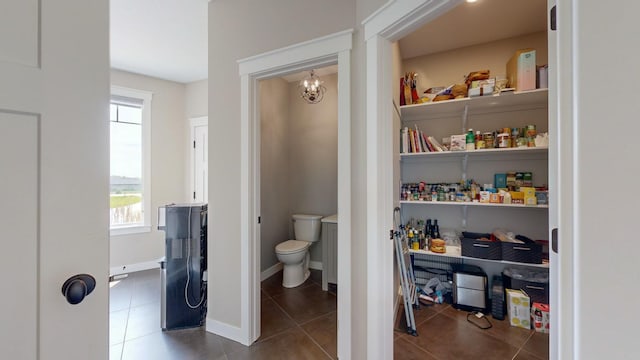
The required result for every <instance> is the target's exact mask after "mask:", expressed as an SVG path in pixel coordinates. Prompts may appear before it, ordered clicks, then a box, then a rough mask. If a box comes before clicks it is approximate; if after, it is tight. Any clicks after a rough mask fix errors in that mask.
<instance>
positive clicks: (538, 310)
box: [531, 302, 549, 334]
mask: <svg viewBox="0 0 640 360" xmlns="http://www.w3.org/2000/svg"><path fill="white" fill-rule="evenodd" d="M531 323H532V324H533V328H534V329H535V330H536V332H540V333H545V334H548V333H549V305H548V304H541V303H537V302H534V303H533V305H531Z"/></svg>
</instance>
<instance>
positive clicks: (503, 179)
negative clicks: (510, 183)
mask: <svg viewBox="0 0 640 360" xmlns="http://www.w3.org/2000/svg"><path fill="white" fill-rule="evenodd" d="M493 182H494V183H495V185H496V189H501V188H506V187H507V174H495V175H494V177H493Z"/></svg>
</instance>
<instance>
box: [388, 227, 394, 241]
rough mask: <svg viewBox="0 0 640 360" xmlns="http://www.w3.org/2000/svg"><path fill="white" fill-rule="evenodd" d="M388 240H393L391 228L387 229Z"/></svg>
mask: <svg viewBox="0 0 640 360" xmlns="http://www.w3.org/2000/svg"><path fill="white" fill-rule="evenodd" d="M389 240H393V229H391V230H389Z"/></svg>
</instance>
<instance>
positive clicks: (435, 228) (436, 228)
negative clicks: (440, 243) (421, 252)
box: [433, 219, 440, 239]
mask: <svg viewBox="0 0 640 360" xmlns="http://www.w3.org/2000/svg"><path fill="white" fill-rule="evenodd" d="M433 238H434V239H440V226H438V219H435V220H433Z"/></svg>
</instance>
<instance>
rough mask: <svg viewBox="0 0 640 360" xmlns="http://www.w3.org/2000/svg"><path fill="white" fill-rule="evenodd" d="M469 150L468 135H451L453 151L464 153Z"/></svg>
mask: <svg viewBox="0 0 640 360" xmlns="http://www.w3.org/2000/svg"><path fill="white" fill-rule="evenodd" d="M466 148H467V134H462V135H451V151H463V150H465V149H466Z"/></svg>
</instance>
